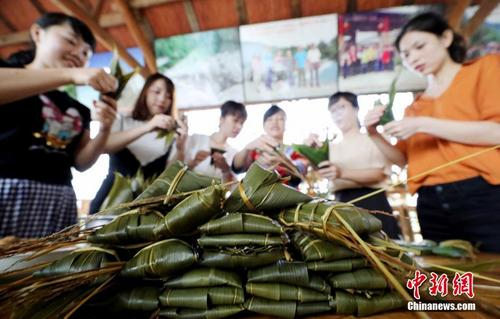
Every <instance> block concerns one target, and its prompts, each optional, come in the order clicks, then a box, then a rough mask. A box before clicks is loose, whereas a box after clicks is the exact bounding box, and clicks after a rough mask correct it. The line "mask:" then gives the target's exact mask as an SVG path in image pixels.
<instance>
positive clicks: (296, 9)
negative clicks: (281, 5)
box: [290, 0, 302, 18]
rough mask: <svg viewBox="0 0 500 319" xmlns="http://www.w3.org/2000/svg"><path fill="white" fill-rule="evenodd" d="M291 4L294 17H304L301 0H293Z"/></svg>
mask: <svg viewBox="0 0 500 319" xmlns="http://www.w3.org/2000/svg"><path fill="white" fill-rule="evenodd" d="M290 5H291V6H292V17H294V18H300V17H302V8H301V6H300V0H291V3H290Z"/></svg>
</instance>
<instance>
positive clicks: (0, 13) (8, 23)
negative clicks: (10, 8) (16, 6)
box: [0, 12, 16, 32]
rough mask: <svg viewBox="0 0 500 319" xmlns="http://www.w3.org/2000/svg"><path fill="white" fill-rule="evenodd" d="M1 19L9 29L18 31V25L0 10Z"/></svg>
mask: <svg viewBox="0 0 500 319" xmlns="http://www.w3.org/2000/svg"><path fill="white" fill-rule="evenodd" d="M0 21H2V23H3V24H4V25H5V26H6V27H7V29H9V31H11V32H14V31H16V27H15V26H14V25H13V24H12V22H10V21H9V20H7V18H6V17H5V16H4V15H3V14H2V12H0Z"/></svg>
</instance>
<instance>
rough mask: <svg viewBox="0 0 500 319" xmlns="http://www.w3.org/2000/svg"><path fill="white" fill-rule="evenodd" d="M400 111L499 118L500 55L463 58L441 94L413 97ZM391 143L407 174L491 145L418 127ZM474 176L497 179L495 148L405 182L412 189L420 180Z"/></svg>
mask: <svg viewBox="0 0 500 319" xmlns="http://www.w3.org/2000/svg"><path fill="white" fill-rule="evenodd" d="M405 116H407V117H411V116H429V117H434V118H438V119H446V120H455V121H492V122H498V123H500V55H487V56H484V57H482V58H480V59H478V60H475V61H473V62H471V63H467V64H464V65H463V66H462V68H461V69H460V71H459V72H458V73H457V75H456V76H455V78H454V79H453V81H452V83H451V85H450V87H449V88H448V89H447V90H446V91H445V92H444V93H443V94H442V95H441V96H439V97H437V98H428V97H419V98H417V99H416V100H415V102H414V103H413V104H412V105H411V106H409V107H408V108H407V109H406V111H405ZM498 143H499V144H500V141H498ZM396 146H397V147H398V148H399V149H400V150H401V151H403V152H404V153H405V154H406V158H407V160H408V177H412V176H415V175H417V174H419V173H422V172H425V171H427V170H429V169H432V168H434V167H437V166H439V165H442V164H444V163H447V162H450V161H452V160H454V159H458V158H460V157H462V156H465V155H468V154H472V153H474V152H477V151H479V150H481V149H485V148H488V147H490V146H474V145H466V144H461V143H456V142H451V141H447V140H444V139H440V138H437V137H434V136H431V135H428V134H424V133H417V134H415V135H413V136H412V137H411V138H409V139H408V140H406V141H400V142H398V144H397V145H396ZM476 176H482V177H483V178H484V179H485V180H486V181H488V182H489V183H490V184H493V185H498V184H500V150H499V149H497V150H493V151H489V152H487V153H483V154H482V155H479V156H477V157H473V158H471V159H468V160H465V161H463V162H460V163H458V164H455V165H452V166H449V167H447V168H444V169H441V170H438V171H436V172H433V173H430V174H427V175H425V176H422V177H420V178H418V179H416V180H413V181H410V182H408V187H409V190H410V191H411V192H412V193H415V192H416V191H417V190H418V188H419V187H420V186H423V185H426V186H428V185H437V184H442V183H450V182H456V181H460V180H463V179H467V178H472V177H476Z"/></svg>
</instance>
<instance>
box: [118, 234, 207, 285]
mask: <svg viewBox="0 0 500 319" xmlns="http://www.w3.org/2000/svg"><path fill="white" fill-rule="evenodd" d="M196 260H197V257H196V254H195V252H194V251H193V249H192V247H191V246H190V245H188V244H187V243H186V242H183V241H182V240H178V239H167V240H163V241H160V242H157V243H154V244H152V245H149V246H147V247H144V248H143V249H141V250H140V251H139V252H138V253H137V254H136V255H135V256H134V257H133V258H132V259H130V260H129V261H128V262H127V263H126V264H125V265H124V267H123V269H122V271H121V275H122V276H123V277H136V278H158V277H165V276H169V275H172V274H174V273H175V272H180V271H182V270H185V269H187V268H189V267H190V266H192V265H193V264H194V263H196Z"/></svg>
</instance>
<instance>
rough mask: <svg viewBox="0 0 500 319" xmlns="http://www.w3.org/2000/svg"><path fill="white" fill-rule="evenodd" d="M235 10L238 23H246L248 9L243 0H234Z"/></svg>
mask: <svg viewBox="0 0 500 319" xmlns="http://www.w3.org/2000/svg"><path fill="white" fill-rule="evenodd" d="M236 11H237V12H238V18H239V22H240V25H243V24H248V11H247V6H246V4H245V0H236Z"/></svg>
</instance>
